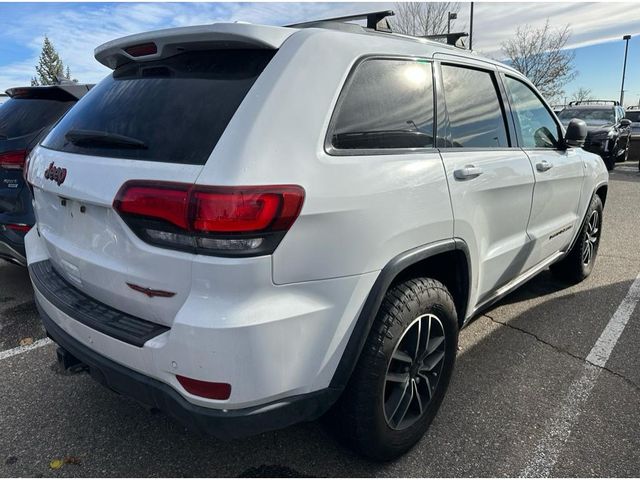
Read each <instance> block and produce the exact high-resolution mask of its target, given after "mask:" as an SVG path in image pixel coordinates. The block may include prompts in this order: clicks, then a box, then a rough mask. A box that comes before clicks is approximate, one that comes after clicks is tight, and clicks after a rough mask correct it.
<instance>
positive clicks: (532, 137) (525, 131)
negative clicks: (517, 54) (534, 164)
mask: <svg viewBox="0 0 640 480" xmlns="http://www.w3.org/2000/svg"><path fill="white" fill-rule="evenodd" d="M505 78H506V85H507V90H508V91H509V95H510V97H511V108H512V110H513V111H514V112H515V116H516V125H517V127H518V128H519V130H520V141H521V143H522V146H523V147H524V148H556V147H557V146H558V140H559V131H558V124H557V123H556V122H555V120H554V119H553V117H552V116H551V114H550V113H549V110H547V108H546V107H545V106H544V104H543V103H542V101H541V100H540V98H539V97H538V96H537V95H536V94H535V92H534V91H533V90H531V88H529V86H528V85H526V84H525V83H523V82H521V81H520V80H516V79H515V78H512V77H505Z"/></svg>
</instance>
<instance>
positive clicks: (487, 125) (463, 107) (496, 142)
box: [442, 65, 509, 148]
mask: <svg viewBox="0 0 640 480" xmlns="http://www.w3.org/2000/svg"><path fill="white" fill-rule="evenodd" d="M442 81H443V84H444V97H445V102H446V105H447V112H448V114H449V132H450V134H451V142H452V145H451V146H453V147H475V148H485V147H486V148H496V147H508V146H509V142H508V140H507V130H506V127H505V123H504V114H503V111H502V106H501V104H500V101H499V100H498V93H497V89H496V83H495V79H494V77H493V75H492V74H491V73H489V72H485V71H482V70H475V69H472V68H465V67H454V66H451V65H443V66H442Z"/></svg>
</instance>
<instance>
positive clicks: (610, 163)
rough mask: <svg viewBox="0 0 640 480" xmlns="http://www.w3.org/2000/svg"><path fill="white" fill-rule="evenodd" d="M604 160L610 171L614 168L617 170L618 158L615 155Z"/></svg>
mask: <svg viewBox="0 0 640 480" xmlns="http://www.w3.org/2000/svg"><path fill="white" fill-rule="evenodd" d="M603 160H604V164H605V166H606V167H607V170H608V171H611V170H613V169H614V168H616V157H615V155H613V154H611V155H608V156H607V157H606V158H603Z"/></svg>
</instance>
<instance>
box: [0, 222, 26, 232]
mask: <svg viewBox="0 0 640 480" xmlns="http://www.w3.org/2000/svg"><path fill="white" fill-rule="evenodd" d="M4 227H5V228H6V229H8V230H13V231H14V232H20V233H27V232H28V231H29V230H31V227H32V225H27V224H26V223H7V224H5V225H4Z"/></svg>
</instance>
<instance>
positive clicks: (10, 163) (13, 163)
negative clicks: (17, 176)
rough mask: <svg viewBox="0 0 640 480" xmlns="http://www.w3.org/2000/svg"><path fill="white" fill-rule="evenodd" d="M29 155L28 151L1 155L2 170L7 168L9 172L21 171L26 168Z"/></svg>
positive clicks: (0, 165)
mask: <svg viewBox="0 0 640 480" xmlns="http://www.w3.org/2000/svg"><path fill="white" fill-rule="evenodd" d="M27 153H28V152H27V151H26V150H14V151H13V152H6V153H0V168H7V169H9V170H20V169H22V168H24V162H25V160H26V158H27Z"/></svg>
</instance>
